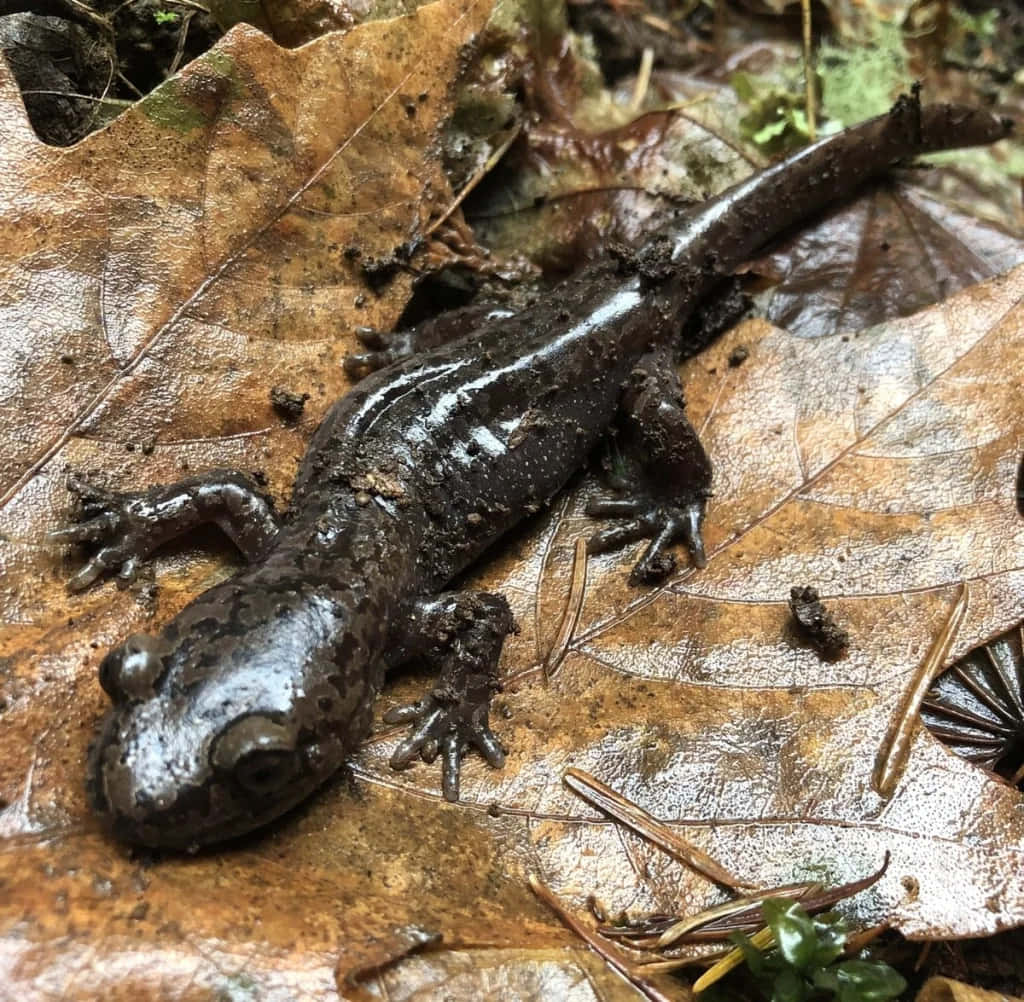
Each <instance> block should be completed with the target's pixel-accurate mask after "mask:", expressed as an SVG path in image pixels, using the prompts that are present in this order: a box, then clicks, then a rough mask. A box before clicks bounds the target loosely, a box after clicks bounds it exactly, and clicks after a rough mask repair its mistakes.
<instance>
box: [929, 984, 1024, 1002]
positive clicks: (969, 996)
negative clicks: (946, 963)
mask: <svg viewBox="0 0 1024 1002" xmlns="http://www.w3.org/2000/svg"><path fill="white" fill-rule="evenodd" d="M917 1002H1021V1000H1020V999H1018V998H1017V997H1016V996H1010V995H1004V994H1003V993H1002V992H986V991H983V990H982V989H981V988H975V987H973V986H972V985H965V984H964V983H963V982H962V981H953V980H951V979H950V978H929V979H928V980H927V981H926V982H925V983H924V986H923V987H922V988H921V990H920V991H919V992H918V993H917Z"/></svg>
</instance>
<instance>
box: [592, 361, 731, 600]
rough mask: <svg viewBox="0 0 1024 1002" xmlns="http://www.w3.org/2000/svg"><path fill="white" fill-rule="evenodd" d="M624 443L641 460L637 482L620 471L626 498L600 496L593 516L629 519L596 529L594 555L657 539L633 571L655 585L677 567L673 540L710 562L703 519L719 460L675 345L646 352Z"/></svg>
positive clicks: (634, 376)
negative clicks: (689, 394)
mask: <svg viewBox="0 0 1024 1002" xmlns="http://www.w3.org/2000/svg"><path fill="white" fill-rule="evenodd" d="M622 415H623V416H622V420H621V422H620V431H621V434H620V438H619V441H620V443H621V447H622V449H623V450H625V451H626V452H627V454H629V455H630V456H631V458H632V460H633V462H634V464H635V472H634V474H633V476H632V479H633V481H634V483H633V484H632V486H625V485H624V484H623V482H622V477H621V476H620V477H619V478H618V479H619V483H618V484H617V485H616V486H617V489H618V490H619V496H616V497H605V498H599V499H596V500H594V501H592V502H591V503H590V505H589V506H588V507H587V514H588V515H591V516H594V517H598V518H614V519H621V520H622V521H621V522H620V523H619V524H617V525H613V526H610V527H609V528H607V529H604V530H603V531H601V532H598V533H596V534H595V535H594V536H592V537H591V538H590V540H589V541H588V543H587V551H588V552H589V553H605V552H607V551H609V550H614V549H618V548H619V547H621V546H625V545H626V544H628V543H633V542H636V541H637V540H639V539H649V540H650V543H649V544H648V546H647V548H646V549H645V550H644V552H643V554H642V555H641V557H640V559H639V560H638V561H637V563H636V565H635V566H634V568H633V571H632V573H631V574H630V581H631V582H632V583H633V584H652V583H656V582H658V581H661V580H663V579H664V578H665V577H667V576H668V575H669V574H671V573H672V571H673V570H675V566H676V558H675V555H674V554H673V553H672V549H671V547H672V544H673V543H676V542H679V541H681V542H683V543H684V544H685V545H686V547H687V549H688V550H689V551H690V554H691V557H692V559H693V562H694V564H695V565H696V566H697V567H703V566H704V565H705V564H706V563H707V559H706V556H705V553H704V541H703V539H702V538H701V524H702V522H703V520H704V510H705V507H706V505H707V499H708V497H709V495H710V493H711V463H710V461H709V460H708V457H707V453H705V451H704V447H703V446H702V445H701V444H700V439H698V438H697V433H696V432H695V431H694V430H693V426H692V425H691V424H690V422H689V420H688V419H687V417H686V413H685V410H684V401H683V390H682V386H681V385H680V383H679V377H678V375H677V373H676V370H675V366H674V365H673V364H672V360H671V357H670V355H669V353H668V352H667V351H659V352H654V353H652V354H650V355H646V356H644V358H642V359H641V360H640V362H639V363H638V365H637V366H636V368H635V369H634V370H633V372H632V373H631V374H630V378H629V382H628V384H627V386H626V388H625V391H624V393H623V406H622Z"/></svg>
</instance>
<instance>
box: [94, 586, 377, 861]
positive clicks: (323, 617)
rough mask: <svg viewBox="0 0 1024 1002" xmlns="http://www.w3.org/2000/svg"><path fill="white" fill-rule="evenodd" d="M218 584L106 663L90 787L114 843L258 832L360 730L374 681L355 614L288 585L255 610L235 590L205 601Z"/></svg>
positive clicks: (185, 843)
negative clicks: (104, 712) (106, 709)
mask: <svg viewBox="0 0 1024 1002" xmlns="http://www.w3.org/2000/svg"><path fill="white" fill-rule="evenodd" d="M229 584H230V583H229V582H226V583H225V585H221V586H219V587H218V588H216V589H214V590H213V591H212V592H207V593H206V595H204V596H202V597H201V598H200V599H199V600H197V602H195V603H193V604H192V605H190V606H189V607H188V608H186V609H185V610H183V611H182V613H180V614H179V616H178V617H177V618H176V619H175V620H173V621H172V622H171V623H170V624H168V626H167V628H166V629H165V630H164V632H163V634H162V635H160V636H159V637H152V636H147V635H143V634H136V635H134V636H132V637H129V638H128V639H127V640H126V641H125V642H124V643H123V644H122V645H121V646H119V647H117V648H115V649H113V650H112V651H111V652H110V653H109V654H108V655H107V656H106V657H105V658H104V659H103V662H102V664H101V666H100V682H101V684H102V686H103V688H104V690H105V691H106V692H107V695H109V696H110V698H111V700H112V702H113V704H114V705H113V708H112V710H111V711H110V713H109V715H108V717H107V719H106V721H105V722H104V725H103V728H102V730H101V732H100V735H99V737H98V738H97V740H96V742H95V744H94V746H93V748H92V751H91V754H90V763H89V781H88V787H89V793H90V795H91V799H92V801H93V805H94V807H95V808H96V810H97V811H98V812H99V813H100V814H101V815H102V816H103V817H104V819H105V820H106V821H107V822H108V824H109V826H110V827H111V829H112V830H113V832H114V834H115V835H116V836H117V837H118V838H121V839H124V840H126V841H129V842H134V843H141V844H143V845H148V846H153V847H160V848H173V849H196V848H198V847H200V846H202V845H205V844H208V843H211V842H219V841H222V840H224V839H229V838H233V837H235V836H238V835H242V834H244V833H245V832H248V831H251V830H253V829H255V828H258V827H259V826H261V825H264V824H266V823H267V822H268V821H271V820H272V819H274V818H276V817H278V816H279V815H281V814H283V813H284V812H285V811H287V810H289V809H290V808H291V807H293V806H295V805H296V804H297V803H299V801H301V800H302V799H303V798H305V797H306V796H308V795H309V794H310V793H311V792H312V791H313V790H314V789H315V788H316V787H317V786H319V785H320V784H321V783H322V782H323V781H324V780H325V779H327V777H328V776H330V775H331V773H333V772H334V771H335V770H336V769H337V768H338V767H339V766H340V765H341V763H342V762H343V761H344V758H345V756H346V755H347V753H348V752H349V751H350V750H351V748H352V745H353V744H354V743H355V742H356V741H358V740H359V739H360V738H361V737H362V736H363V734H364V733H365V731H366V730H367V729H368V727H369V723H370V708H371V706H372V703H373V697H374V696H375V695H376V688H377V686H378V685H379V680H378V679H377V678H376V676H375V675H374V674H373V673H371V672H370V656H369V652H368V650H367V647H366V645H365V644H364V643H362V642H361V638H360V637H359V636H358V634H357V633H354V632H353V631H352V630H351V629H348V628H346V622H348V621H351V620H352V619H354V618H357V617H352V616H350V615H349V614H348V613H347V612H346V611H345V610H344V609H343V608H341V607H339V604H338V603H337V602H333V601H328V600H326V599H324V598H323V597H322V596H316V595H310V594H306V595H303V594H301V593H300V592H298V591H292V592H285V593H278V595H277V596H275V598H274V604H273V605H272V606H271V614H270V615H267V614H266V609H265V608H261V609H259V610H258V614H255V612H253V609H252V607H251V606H250V605H247V604H246V602H245V601H241V602H239V601H235V599H237V592H238V589H235V591H234V593H230V594H228V595H220V596H218V595H217V594H216V593H217V592H220V591H222V590H223V589H224V588H225V586H226V585H229ZM227 599H231V600H232V601H230V602H226V600H227ZM247 610H249V611H250V612H252V613H253V614H251V615H246V611H247ZM247 619H248V620H249V622H250V625H249V626H248V627H247V628H243V627H242V626H241V625H240V623H244V622H246V620H247Z"/></svg>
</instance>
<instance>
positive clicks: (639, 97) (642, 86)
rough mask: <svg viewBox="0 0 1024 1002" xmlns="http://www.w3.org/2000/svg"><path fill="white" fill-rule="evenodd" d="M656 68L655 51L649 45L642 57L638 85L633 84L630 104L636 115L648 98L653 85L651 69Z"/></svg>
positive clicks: (638, 71)
mask: <svg viewBox="0 0 1024 1002" xmlns="http://www.w3.org/2000/svg"><path fill="white" fill-rule="evenodd" d="M653 67H654V49H652V48H651V47H650V46H649V45H648V46H647V47H646V48H645V49H644V51H643V54H642V55H641V56H640V69H639V70H637V74H636V83H634V84H633V96H632V98H631V99H630V102H629V110H630V113H631V114H633V115H635V114H636V113H637V112H638V111H639V110H640V108H641V107H642V106H643V103H644V98H645V97H647V88H648V87H650V85H651V69H652V68H653Z"/></svg>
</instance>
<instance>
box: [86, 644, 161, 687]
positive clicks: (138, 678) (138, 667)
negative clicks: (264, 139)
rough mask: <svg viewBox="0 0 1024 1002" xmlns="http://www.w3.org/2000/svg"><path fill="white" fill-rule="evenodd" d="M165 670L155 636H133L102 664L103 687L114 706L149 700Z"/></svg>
mask: <svg viewBox="0 0 1024 1002" xmlns="http://www.w3.org/2000/svg"><path fill="white" fill-rule="evenodd" d="M163 669H164V664H163V659H162V658H161V657H160V645H159V642H158V641H157V639H156V637H151V636H148V635H147V634H145V633H133V634H132V635H131V636H130V637H129V638H128V639H127V640H126V641H125V642H124V643H123V644H122V645H121V646H120V647H115V648H114V650H112V651H111V652H110V653H109V654H108V655H107V656H106V657H105V658H104V659H103V661H102V662H101V663H100V685H101V686H103V691H104V692H105V693H106V694H107V695H108V696H109V697H110V698H111V700H112V701H113V702H115V703H121V702H127V701H130V700H143V699H148V698H150V697H151V696H152V695H153V694H154V690H155V687H156V683H157V682H158V681H159V680H160V676H161V675H162V674H163Z"/></svg>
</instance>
